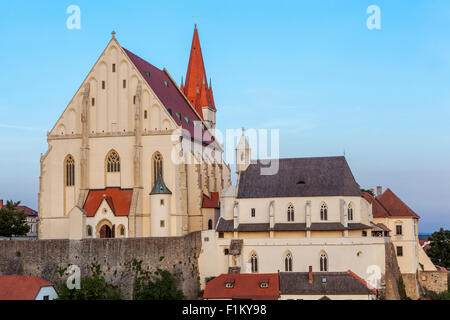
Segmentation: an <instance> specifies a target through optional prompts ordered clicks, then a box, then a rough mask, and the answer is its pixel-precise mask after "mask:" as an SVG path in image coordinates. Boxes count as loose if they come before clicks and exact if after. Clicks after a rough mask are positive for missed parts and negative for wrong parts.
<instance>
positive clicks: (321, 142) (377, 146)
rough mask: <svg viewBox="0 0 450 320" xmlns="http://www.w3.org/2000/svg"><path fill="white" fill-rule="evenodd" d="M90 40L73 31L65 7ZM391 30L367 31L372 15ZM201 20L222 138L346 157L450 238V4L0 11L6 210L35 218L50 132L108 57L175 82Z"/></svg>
mask: <svg viewBox="0 0 450 320" xmlns="http://www.w3.org/2000/svg"><path fill="white" fill-rule="evenodd" d="M72 4H75V5H78V6H79V7H80V9H81V29H80V30H69V29H67V28H66V20H67V18H68V17H69V15H68V14H67V13H66V9H67V7H68V6H69V5H72ZM373 4H374V5H378V6H379V7H380V9H381V30H369V29H368V28H367V27H366V20H367V18H368V14H366V9H367V7H368V6H369V5H373ZM194 16H196V18H195V19H196V21H197V23H198V28H199V34H200V41H201V45H202V50H203V54H204V59H205V63H206V70H207V75H208V77H211V78H212V82H213V90H214V97H215V101H216V106H217V108H218V113H217V118H218V119H217V120H218V128H219V129H222V130H225V129H226V128H240V127H246V128H279V129H280V155H281V157H304V156H332V155H342V154H343V153H344V150H345V154H346V157H347V160H348V162H349V164H350V166H351V168H352V171H353V173H354V175H355V178H356V180H357V182H358V183H359V184H360V185H361V186H362V187H365V188H371V187H376V186H377V185H382V186H383V187H384V188H386V187H390V188H391V189H392V190H393V191H394V192H395V193H396V194H397V195H399V196H400V197H401V198H402V199H403V200H404V201H405V202H406V203H407V204H408V205H409V206H410V207H411V208H412V209H413V210H415V211H416V212H417V213H418V214H419V215H420V216H421V217H422V219H421V223H420V231H421V232H432V231H434V230H436V229H438V228H439V227H446V228H449V227H450V166H449V164H450V143H449V142H450V125H449V120H450V32H449V30H450V19H449V18H450V2H449V1H447V0H442V1H439V0H434V1H429V0H423V1H412V0H404V1H400V0H398V1H380V0H372V1H365V0H353V1H350V0H348V1H332V0H330V1H245V2H244V1H218V0H215V1H169V2H164V1H148V0H147V1H137V0H135V1H131V0H130V1H126V2H125V1H112V0H109V1H100V0H98V1H80V0H72V1H53V0H47V1H17V2H14V3H13V2H9V3H3V4H2V10H1V11H0V29H1V30H2V39H1V46H2V50H1V51H0V70H1V71H2V73H1V77H0V88H1V94H0V114H1V118H0V143H1V145H2V156H1V157H0V181H1V183H0V199H14V200H22V202H23V203H24V204H26V205H29V206H31V207H33V208H37V193H38V189H39V157H40V154H41V153H45V151H46V149H47V144H46V131H48V130H50V129H51V128H52V126H53V124H54V123H55V122H56V120H57V119H58V117H59V116H60V114H61V113H62V111H63V110H64V108H65V107H66V105H67V103H68V102H69V101H70V99H71V98H72V96H73V94H74V93H75V91H76V90H77V89H78V87H79V85H80V84H81V82H82V81H83V79H84V77H85V76H86V74H87V73H88V72H89V70H90V68H91V67H92V65H93V64H94V63H95V61H96V60H97V58H98V56H99V55H100V53H101V52H102V50H103V49H104V47H105V46H106V44H107V43H108V41H109V39H110V37H111V35H110V33H111V31H112V30H115V31H116V32H117V36H116V37H117V38H118V40H119V42H120V43H121V45H122V46H123V47H125V48H127V49H129V50H131V51H132V52H134V53H135V54H137V55H139V56H141V57H142V58H144V59H146V60H148V61H149V62H151V63H152V64H154V65H155V66H157V67H160V68H162V67H166V68H167V69H168V70H169V72H170V73H171V75H172V76H173V78H174V79H176V80H177V81H179V79H181V76H183V75H185V73H186V69H187V62H188V55H189V49H190V44H191V41H192V33H193V24H194Z"/></svg>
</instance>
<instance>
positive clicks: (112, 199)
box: [83, 187, 133, 217]
mask: <svg viewBox="0 0 450 320" xmlns="http://www.w3.org/2000/svg"><path fill="white" fill-rule="evenodd" d="M132 196H133V189H121V188H118V187H114V188H106V189H95V190H89V193H88V196H87V198H86V201H85V202H84V206H83V210H84V211H86V216H87V217H94V216H95V214H96V213H97V210H98V208H99V207H100V204H101V203H102V202H103V200H106V202H107V203H108V206H109V207H110V208H111V210H112V212H113V213H114V215H115V216H128V214H129V213H130V207H131V198H132Z"/></svg>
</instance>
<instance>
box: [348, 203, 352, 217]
mask: <svg viewBox="0 0 450 320" xmlns="http://www.w3.org/2000/svg"><path fill="white" fill-rule="evenodd" d="M347 217H348V220H349V221H352V220H353V205H352V204H351V203H350V204H349V205H348V210H347Z"/></svg>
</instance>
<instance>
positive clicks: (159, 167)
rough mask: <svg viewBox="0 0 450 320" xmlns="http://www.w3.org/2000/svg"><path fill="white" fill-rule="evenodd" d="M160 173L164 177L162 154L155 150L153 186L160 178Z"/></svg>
mask: <svg viewBox="0 0 450 320" xmlns="http://www.w3.org/2000/svg"><path fill="white" fill-rule="evenodd" d="M159 173H161V177H162V178H164V171H163V158H162V155H161V153H159V152H155V153H154V154H153V183H152V187H153V186H155V183H156V180H157V179H158V174H159Z"/></svg>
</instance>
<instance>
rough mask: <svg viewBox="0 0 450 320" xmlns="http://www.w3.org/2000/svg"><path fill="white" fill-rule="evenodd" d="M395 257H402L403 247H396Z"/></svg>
mask: <svg viewBox="0 0 450 320" xmlns="http://www.w3.org/2000/svg"><path fill="white" fill-rule="evenodd" d="M397 257H403V247H397Z"/></svg>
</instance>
